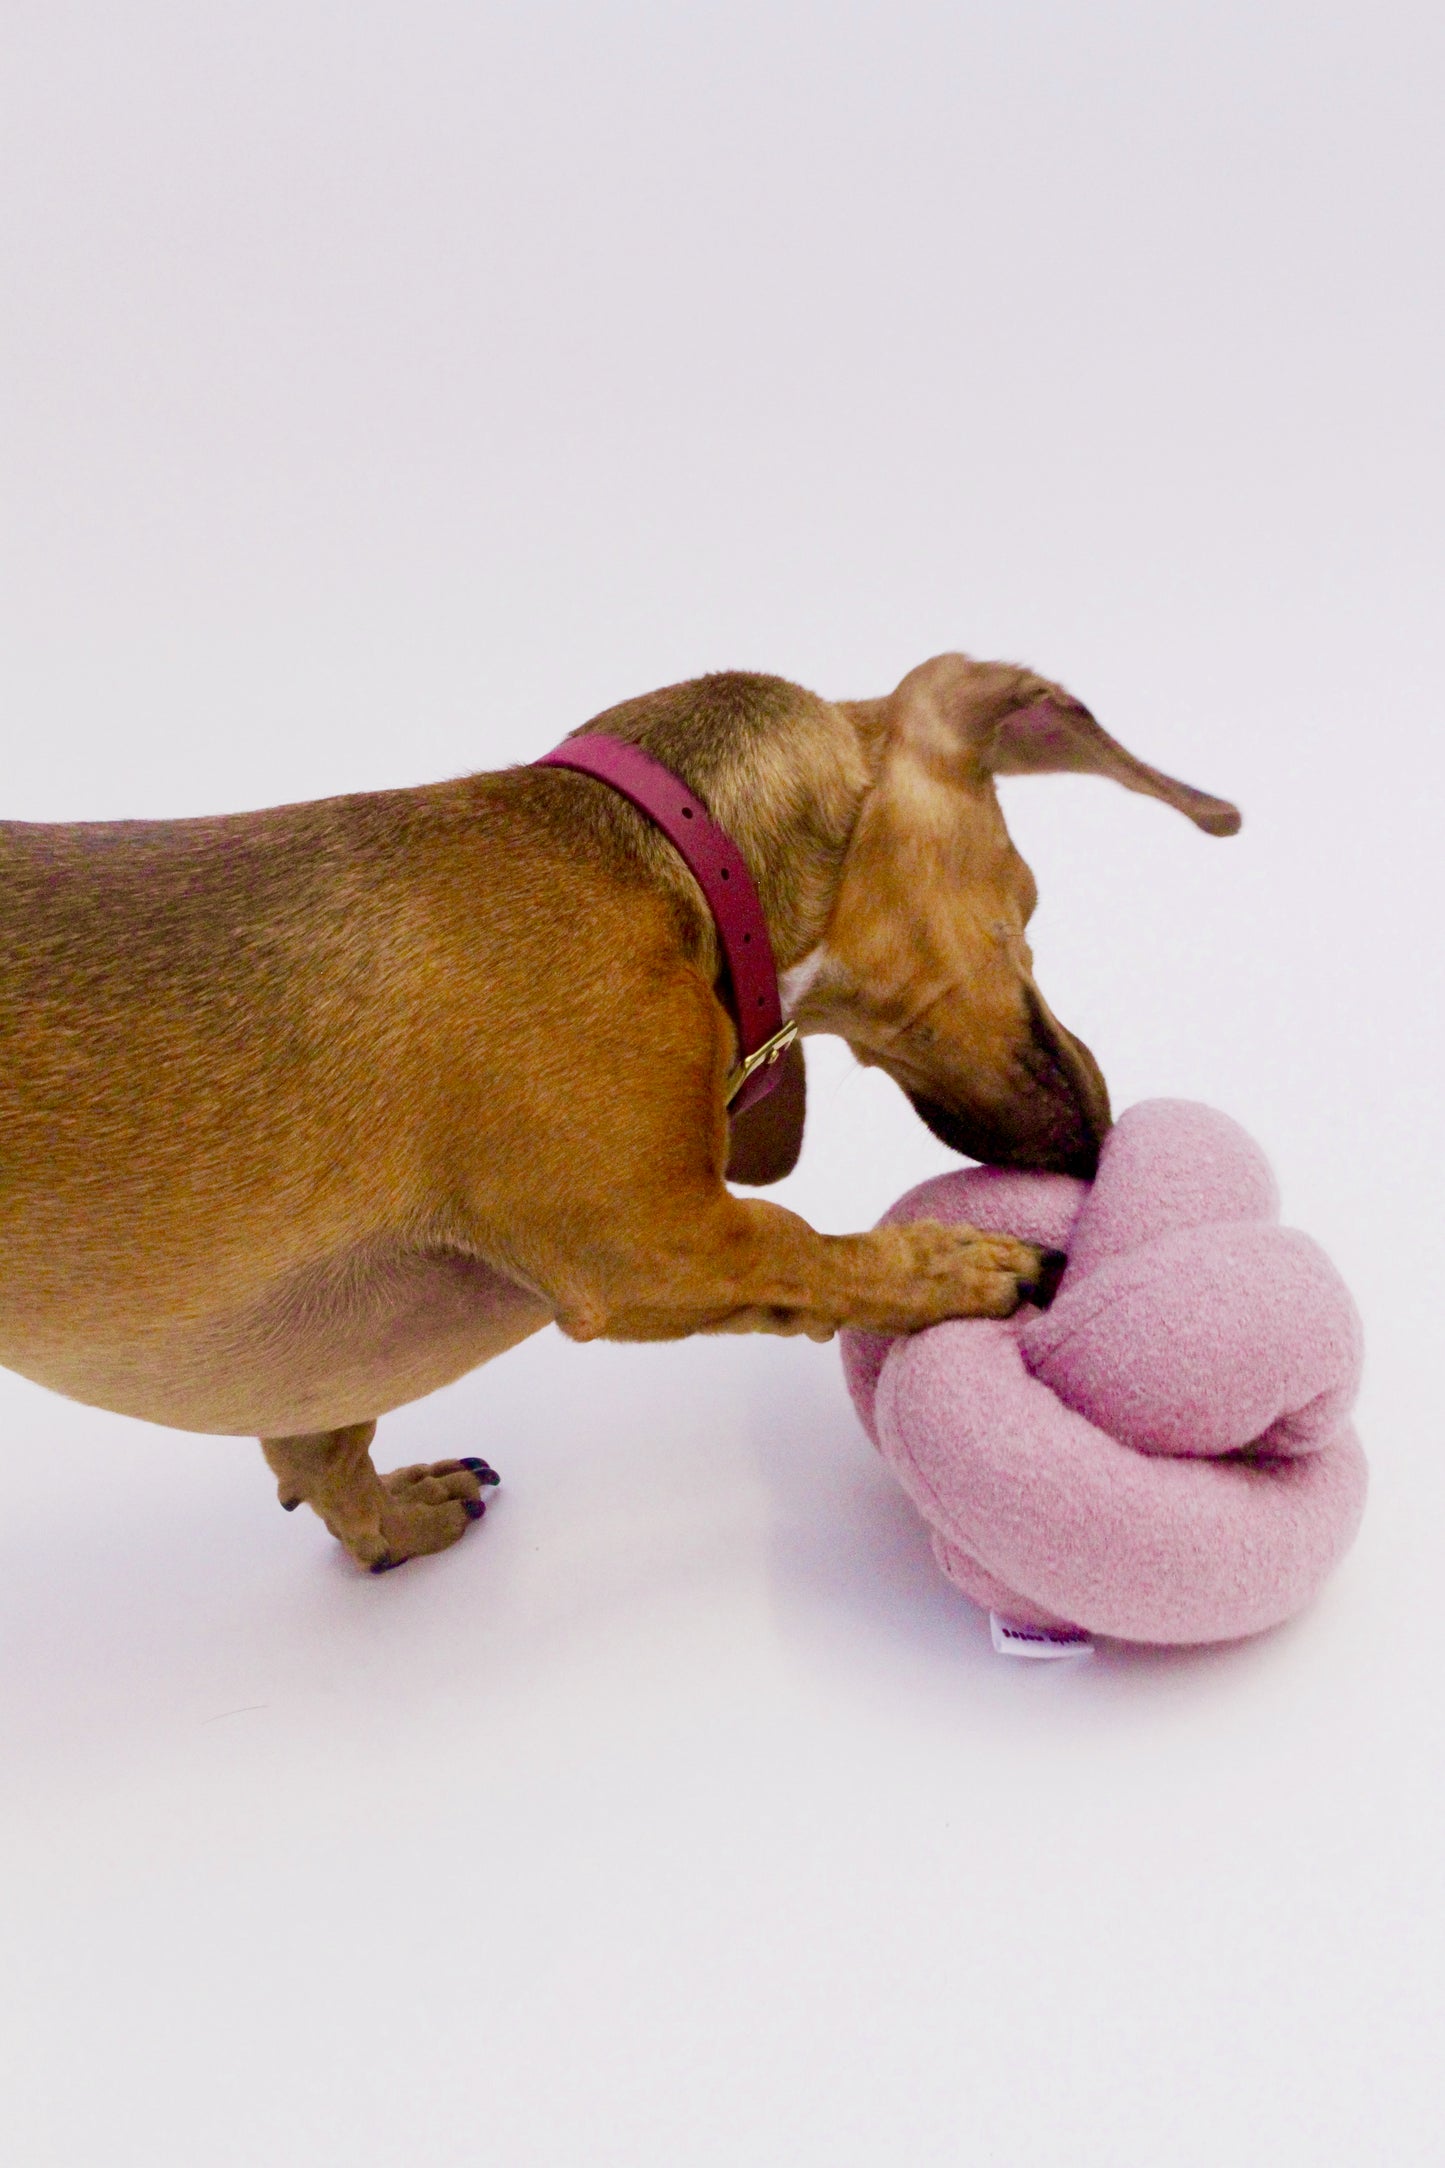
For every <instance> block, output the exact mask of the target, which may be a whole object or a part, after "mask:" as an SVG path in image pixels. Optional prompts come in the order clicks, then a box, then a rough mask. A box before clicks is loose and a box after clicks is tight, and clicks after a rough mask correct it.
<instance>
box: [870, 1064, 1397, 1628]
mask: <svg viewBox="0 0 1445 2168" xmlns="http://www.w3.org/2000/svg"><path fill="white" fill-rule="evenodd" d="M1278 1212H1279V1202H1278V1195H1277V1192H1276V1189H1275V1184H1274V1178H1273V1176H1272V1175H1271V1173H1270V1170H1269V1167H1268V1165H1267V1163H1266V1161H1265V1159H1264V1156H1263V1154H1262V1153H1261V1152H1260V1150H1259V1148H1258V1147H1257V1146H1256V1145H1255V1144H1253V1143H1252V1142H1251V1140H1250V1139H1249V1138H1248V1137H1247V1136H1246V1135H1245V1133H1244V1131H1243V1130H1242V1129H1240V1128H1239V1127H1238V1125H1237V1124H1236V1123H1234V1122H1232V1121H1230V1120H1229V1118H1228V1117H1227V1116H1226V1115H1223V1114H1216V1113H1215V1112H1213V1111H1212V1109H1210V1108H1208V1107H1202V1106H1195V1105H1193V1104H1192V1103H1190V1102H1189V1101H1187V1100H1178V1099H1156V1100H1150V1101H1147V1102H1145V1104H1143V1105H1142V1106H1137V1107H1133V1108H1131V1110H1130V1111H1129V1112H1128V1113H1127V1114H1125V1115H1124V1116H1123V1117H1122V1118H1121V1120H1120V1121H1119V1123H1118V1125H1117V1126H1116V1127H1115V1128H1114V1130H1113V1131H1112V1132H1111V1133H1110V1135H1109V1137H1108V1139H1107V1141H1106V1142H1105V1144H1104V1148H1103V1152H1102V1155H1101V1157H1100V1161H1099V1171H1098V1174H1097V1176H1096V1177H1095V1179H1094V1181H1093V1182H1092V1183H1088V1182H1081V1181H1076V1180H1074V1179H1072V1178H1071V1177H1069V1176H1067V1175H1053V1174H1020V1173H1012V1172H1008V1171H1006V1170H1001V1169H998V1168H989V1167H974V1168H968V1169H965V1170H961V1171H960V1172H958V1173H956V1174H944V1175H939V1176H938V1177H936V1179H935V1180H933V1181H931V1182H925V1183H923V1184H922V1185H921V1187H919V1188H918V1189H915V1190H911V1191H910V1192H909V1194H908V1195H907V1196H906V1197H904V1198H902V1199H900V1201H899V1202H898V1203H897V1204H896V1205H895V1206H894V1207H893V1209H892V1211H891V1212H889V1213H888V1214H887V1218H888V1220H916V1219H938V1220H943V1221H946V1222H957V1221H966V1222H969V1223H970V1224H972V1225H973V1226H975V1227H981V1228H984V1229H987V1230H988V1231H990V1232H993V1233H1002V1234H1012V1235H1018V1236H1020V1237H1021V1238H1023V1239H1024V1240H1026V1241H1030V1242H1039V1243H1042V1244H1044V1245H1045V1246H1047V1247H1050V1248H1056V1249H1061V1250H1067V1251H1068V1256H1069V1261H1068V1266H1067V1269H1066V1270H1065V1272H1064V1274H1063V1277H1062V1280H1061V1281H1060V1283H1059V1291H1058V1294H1057V1296H1056V1298H1055V1300H1054V1302H1053V1304H1052V1306H1051V1308H1049V1309H1047V1310H1037V1309H1033V1308H1024V1309H1022V1310H1020V1311H1019V1313H1018V1315H1017V1316H1016V1317H1013V1318H1011V1319H1009V1321H1008V1322H1007V1323H1006V1324H997V1323H994V1322H992V1321H990V1320H986V1319H977V1320H964V1319H956V1320H953V1321H951V1322H950V1323H948V1324H944V1325H935V1326H933V1327H932V1328H931V1329H930V1330H929V1331H927V1332H920V1333H916V1334H914V1335H913V1336H912V1337H911V1338H907V1339H901V1340H889V1339H885V1338H881V1337H879V1336H877V1335H874V1334H869V1333H859V1332H850V1333H845V1334H844V1336H843V1362H844V1368H845V1371H846V1373H847V1378H848V1385H849V1389H850V1391H851V1392H852V1395H853V1400H854V1403H855V1405H856V1407H857V1409H858V1413H859V1415H860V1416H861V1417H862V1419H863V1422H864V1425H865V1427H866V1429H867V1431H868V1434H869V1436H870V1437H871V1438H872V1439H873V1441H874V1443H875V1444H876V1445H877V1446H878V1447H879V1449H880V1451H881V1452H882V1454H883V1456H884V1458H885V1459H886V1460H887V1461H888V1463H889V1465H890V1466H891V1467H892V1469H893V1470H894V1473H895V1474H896V1475H897V1477H898V1479H899V1481H900V1482H901V1483H902V1485H903V1487H904V1489H905V1490H906V1491H907V1493H908V1495H909V1497H910V1498H911V1499H912V1500H913V1502H914V1504H915V1505H916V1506H917V1507H918V1510H919V1511H920V1513H922V1515H923V1517H924V1519H925V1520H926V1521H927V1522H928V1523H929V1525H930V1527H931V1528H932V1530H933V1548H934V1551H935V1552H936V1554H937V1556H938V1560H939V1563H940V1564H941V1566H942V1567H943V1570H944V1572H945V1573H946V1574H948V1576H949V1578H950V1579H951V1580H953V1581H956V1582H957V1584H958V1586H959V1587H960V1588H961V1589H963V1590H964V1592H965V1594H967V1595H969V1596H971V1597H973V1598H974V1599H975V1601H977V1602H978V1603H981V1604H984V1605H986V1606H987V1607H988V1608H989V1609H990V1610H992V1611H993V1612H994V1613H995V1614H996V1615H997V1617H999V1618H1002V1619H1005V1620H1008V1621H1011V1622H1013V1623H1014V1624H1015V1625H1017V1626H1021V1627H1024V1628H1061V1627H1075V1628H1080V1629H1083V1630H1084V1631H1085V1632H1090V1633H1099V1634H1106V1635H1110V1636H1113V1637H1115V1638H1117V1639H1120V1640H1126V1641H1144V1642H1202V1641H1229V1640H1234V1639H1236V1638H1237V1637H1239V1636H1240V1635H1243V1634H1253V1633H1258V1632H1260V1631H1261V1630H1262V1629H1263V1628H1265V1627H1268V1626H1275V1625H1278V1624H1279V1622H1280V1621H1281V1620H1283V1619H1287V1618H1289V1617H1291V1616H1292V1615H1293V1614H1294V1613H1295V1612H1296V1611H1298V1610H1300V1609H1301V1608H1302V1606H1303V1605H1305V1604H1306V1603H1308V1602H1309V1601H1310V1599H1311V1597H1313V1596H1314V1594H1315V1593H1316V1591H1317V1590H1318V1589H1319V1587H1320V1585H1321V1583H1322V1582H1323V1581H1324V1579H1325V1577H1326V1575H1327V1574H1328V1573H1329V1572H1330V1571H1331V1569H1332V1568H1333V1567H1334V1566H1335V1565H1336V1564H1337V1562H1338V1561H1339V1559H1340V1558H1341V1557H1342V1556H1343V1554H1344V1552H1345V1551H1346V1550H1347V1549H1348V1547H1349V1544H1350V1542H1351V1540H1352V1538H1353V1537H1354V1534H1355V1530H1356V1528H1357V1527H1358V1526H1359V1520H1360V1515H1361V1512H1362V1511H1363V1508H1364V1501H1365V1462H1364V1456H1363V1454H1362V1453H1361V1450H1360V1444H1359V1440H1358V1438H1357V1437H1356V1436H1355V1433H1354V1430H1353V1429H1352V1428H1351V1426H1350V1423H1349V1420H1348V1418H1349V1411H1350V1407H1351V1404H1352V1403H1353V1401H1354V1397H1355V1392H1356V1389H1357V1387H1358V1384H1359V1377H1360V1359H1361V1334H1360V1322H1359V1317H1358V1315H1357V1313H1356V1311H1355V1307H1354V1304H1353V1303H1352V1302H1351V1300H1350V1297H1349V1294H1348V1292H1347V1290H1346V1289H1345V1287H1344V1285H1343V1283H1342V1282H1341V1280H1340V1278H1339V1276H1338V1274H1337V1273H1336V1272H1335V1270H1334V1267H1333V1266H1332V1265H1331V1264H1330V1262H1329V1259H1328V1258H1327V1257H1326V1256H1325V1255H1324V1253H1323V1251H1321V1250H1320V1249H1319V1248H1318V1246H1317V1245H1316V1244H1315V1243H1314V1242H1312V1241H1311V1240H1310V1238H1309V1236H1308V1235H1303V1234H1299V1233H1297V1232H1295V1230H1294V1229H1292V1228H1288V1227H1281V1226H1280V1225H1279V1222H1278Z"/></svg>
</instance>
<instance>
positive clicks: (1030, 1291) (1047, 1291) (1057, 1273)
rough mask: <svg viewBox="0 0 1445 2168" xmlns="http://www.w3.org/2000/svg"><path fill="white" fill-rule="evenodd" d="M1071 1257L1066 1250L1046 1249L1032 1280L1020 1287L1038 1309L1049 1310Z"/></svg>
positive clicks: (1026, 1299) (1021, 1291) (1023, 1297)
mask: <svg viewBox="0 0 1445 2168" xmlns="http://www.w3.org/2000/svg"><path fill="white" fill-rule="evenodd" d="M1068 1262H1069V1258H1068V1252H1067V1251H1066V1250H1045V1251H1044V1253H1043V1255H1042V1256H1041V1257H1040V1259H1039V1269H1038V1271H1037V1273H1036V1274H1035V1276H1034V1278H1033V1280H1032V1281H1030V1282H1029V1283H1028V1284H1027V1285H1025V1286H1021V1287H1020V1288H1019V1294H1020V1296H1021V1297H1022V1299H1023V1300H1024V1301H1025V1302H1031V1303H1032V1304H1033V1305H1034V1307H1035V1309H1037V1310H1047V1308H1048V1307H1049V1304H1050V1303H1051V1302H1052V1301H1053V1299H1054V1297H1055V1295H1057V1293H1058V1291H1059V1282H1060V1280H1061V1279H1062V1278H1063V1276H1064V1272H1065V1269H1066V1268H1067V1266H1068Z"/></svg>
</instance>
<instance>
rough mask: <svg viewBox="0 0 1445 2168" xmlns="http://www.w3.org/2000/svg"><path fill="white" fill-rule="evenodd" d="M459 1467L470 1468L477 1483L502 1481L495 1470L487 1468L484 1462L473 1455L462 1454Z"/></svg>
mask: <svg viewBox="0 0 1445 2168" xmlns="http://www.w3.org/2000/svg"><path fill="white" fill-rule="evenodd" d="M460 1465H461V1466H462V1467H463V1468H470V1469H471V1471H472V1473H473V1475H474V1476H475V1477H476V1479H477V1481H478V1482H479V1483H500V1482H501V1480H502V1479H501V1477H500V1476H499V1475H498V1473H497V1471H496V1469H495V1468H492V1467H489V1466H488V1464H487V1462H486V1461H484V1460H479V1459H478V1458H477V1455H476V1454H475V1453H467V1454H464V1455H463V1457H462V1460H461V1463H460Z"/></svg>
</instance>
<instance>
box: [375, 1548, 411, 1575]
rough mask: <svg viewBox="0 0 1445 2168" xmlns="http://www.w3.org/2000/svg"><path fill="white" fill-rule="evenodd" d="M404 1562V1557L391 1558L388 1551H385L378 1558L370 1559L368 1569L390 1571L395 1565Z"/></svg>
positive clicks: (380, 1571)
mask: <svg viewBox="0 0 1445 2168" xmlns="http://www.w3.org/2000/svg"><path fill="white" fill-rule="evenodd" d="M405 1564H406V1560H405V1559H404V1558H393V1557H392V1556H391V1555H390V1553H389V1552H386V1553H383V1555H382V1556H381V1557H380V1558H374V1559H373V1560H372V1562H371V1568H370V1570H371V1572H373V1573H390V1572H391V1571H392V1570H393V1569H394V1568H395V1567H397V1566H404V1565H405Z"/></svg>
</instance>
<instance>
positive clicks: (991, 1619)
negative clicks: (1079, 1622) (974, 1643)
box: [988, 1611, 1094, 1659]
mask: <svg viewBox="0 0 1445 2168" xmlns="http://www.w3.org/2000/svg"><path fill="white" fill-rule="evenodd" d="M988 1624H989V1631H990V1633H991V1634H992V1635H993V1645H994V1648H995V1650H996V1652H997V1653H998V1654H999V1655H1000V1656H1035V1657H1040V1656H1041V1657H1044V1658H1046V1659H1047V1658H1050V1657H1057V1656H1092V1655H1093V1653H1094V1644H1093V1642H1092V1641H1091V1640H1090V1639H1089V1637H1088V1635H1087V1634H1086V1633H1085V1632H1084V1631H1083V1630H1082V1628H1080V1627H1078V1626H1022V1625H1019V1624H1018V1623H1017V1621H1015V1620H1014V1619H1007V1618H1000V1617H999V1614H998V1613H997V1611H990V1612H989V1614H988Z"/></svg>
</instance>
